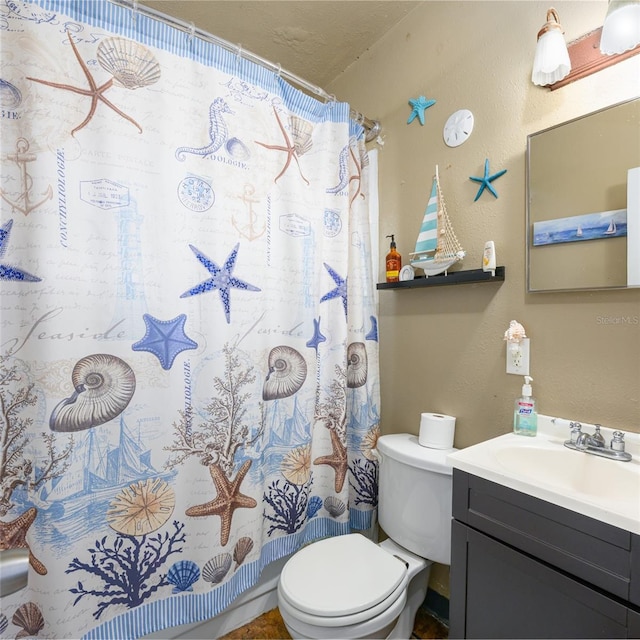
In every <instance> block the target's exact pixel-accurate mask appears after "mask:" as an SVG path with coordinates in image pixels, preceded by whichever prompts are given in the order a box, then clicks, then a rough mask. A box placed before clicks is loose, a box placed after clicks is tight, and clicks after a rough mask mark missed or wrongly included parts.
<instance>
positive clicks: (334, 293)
mask: <svg viewBox="0 0 640 640" xmlns="http://www.w3.org/2000/svg"><path fill="white" fill-rule="evenodd" d="M323 264H324V266H325V269H326V270H327V271H328V272H329V275H330V276H331V277H332V278H333V281H334V282H335V283H336V286H335V288H334V289H331V291H329V292H328V293H325V294H324V295H323V296H322V298H320V302H326V301H327V300H333V299H334V298H342V306H343V307H344V315H345V317H346V316H347V279H346V278H344V279H343V278H342V276H340V275H338V274H337V273H336V272H335V271H334V270H333V269H332V268H331V267H330V266H329V265H328V264H327V263H326V262H324V263H323Z"/></svg>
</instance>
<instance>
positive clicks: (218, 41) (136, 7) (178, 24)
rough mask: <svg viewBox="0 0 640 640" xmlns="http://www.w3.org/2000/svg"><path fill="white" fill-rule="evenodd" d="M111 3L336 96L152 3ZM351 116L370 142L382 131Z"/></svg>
mask: <svg viewBox="0 0 640 640" xmlns="http://www.w3.org/2000/svg"><path fill="white" fill-rule="evenodd" d="M111 2H113V4H117V5H119V6H121V7H125V8H127V9H131V11H132V13H133V15H134V16H135V15H136V14H137V13H140V14H142V15H146V16H148V17H151V18H154V19H156V20H160V21H162V22H164V23H166V24H168V25H169V26H171V27H175V28H176V29H180V30H181V31H184V32H185V33H188V34H189V35H190V36H191V37H193V36H197V37H198V38H200V39H201V40H204V41H205V42H210V43H212V44H215V45H217V46H219V47H222V48H223V49H226V50H227V51H231V52H232V53H234V54H235V55H237V56H240V57H242V58H245V59H246V60H249V61H251V62H254V63H256V64H259V65H260V66H262V67H266V68H267V69H269V70H271V71H273V72H274V73H277V74H278V75H279V76H281V77H283V78H284V79H285V80H287V81H289V82H292V83H294V84H296V85H298V86H299V87H302V88H303V89H304V90H305V91H308V92H309V93H312V94H314V95H316V96H318V97H319V98H321V99H322V100H324V101H325V102H335V100H336V97H335V96H332V95H330V94H328V93H327V92H326V91H325V90H324V89H322V88H320V87H318V86H316V85H314V84H311V83H310V82H308V81H307V80H305V79H304V78H301V77H300V76H298V75H296V74H295V73H292V72H291V71H287V70H286V69H283V68H282V67H281V65H280V64H275V63H273V62H271V61H270V60H267V59H266V58H263V57H262V56H259V55H258V54H256V53H252V52H251V51H248V50H246V49H244V48H243V47H242V45H236V44H233V43H231V42H228V41H227V40H224V39H223V38H219V37H218V36H214V35H213V34H211V33H209V32H207V31H203V30H202V29H198V28H197V27H196V26H195V25H194V24H193V22H191V23H188V22H184V21H183V20H180V19H179V18H174V17H173V16H170V15H167V14H164V13H161V12H160V11H156V10H155V9H153V8H151V7H147V6H145V5H141V4H140V3H139V2H138V0H111ZM350 116H351V117H352V118H353V119H354V120H355V121H356V122H358V123H359V124H361V125H362V126H363V127H364V129H365V132H366V133H365V140H366V141H367V142H371V141H372V140H375V139H376V138H377V137H378V136H379V135H380V133H381V131H382V125H381V124H380V122H379V121H378V120H371V119H370V118H367V117H365V116H364V115H363V114H361V113H360V112H358V111H355V110H354V109H352V108H350Z"/></svg>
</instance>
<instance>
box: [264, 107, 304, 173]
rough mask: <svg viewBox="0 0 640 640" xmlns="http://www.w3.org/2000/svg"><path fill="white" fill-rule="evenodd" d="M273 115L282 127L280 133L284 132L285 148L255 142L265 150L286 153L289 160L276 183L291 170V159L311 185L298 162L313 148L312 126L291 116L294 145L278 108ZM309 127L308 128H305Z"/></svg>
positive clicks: (274, 109)
mask: <svg viewBox="0 0 640 640" xmlns="http://www.w3.org/2000/svg"><path fill="white" fill-rule="evenodd" d="M273 113H274V114H275V116H276V120H277V121H278V126H279V127H280V131H281V132H282V137H283V138H284V146H283V145H277V144H267V143H266V142H258V141H257V140H256V141H255V142H256V144H259V145H260V146H261V147H264V148H265V149H273V150H274V151H284V152H285V153H286V154H287V160H286V162H285V163H284V167H283V168H282V171H281V172H280V173H279V174H278V175H277V176H276V177H275V178H274V180H273V181H274V182H278V180H279V179H280V178H281V177H282V176H283V175H284V173H285V171H286V170H287V169H288V168H289V165H290V164H291V158H293V159H294V160H295V161H296V164H297V165H298V171H299V172H300V177H301V178H302V179H303V180H304V181H305V182H306V183H307V184H309V181H308V180H307V179H306V178H305V177H304V175H303V174H302V168H301V167H300V162H299V161H298V156H301V155H302V154H303V153H305V152H306V151H308V150H309V149H310V148H311V129H310V128H309V127H311V125H310V124H309V123H308V122H307V121H306V120H302V118H296V117H295V116H291V118H290V122H291V129H292V137H293V143H292V142H291V139H290V138H289V136H288V135H287V130H286V129H285V128H284V125H283V124H282V120H280V116H279V115H278V112H277V111H276V108H275V107H274V108H273ZM305 125H308V127H305Z"/></svg>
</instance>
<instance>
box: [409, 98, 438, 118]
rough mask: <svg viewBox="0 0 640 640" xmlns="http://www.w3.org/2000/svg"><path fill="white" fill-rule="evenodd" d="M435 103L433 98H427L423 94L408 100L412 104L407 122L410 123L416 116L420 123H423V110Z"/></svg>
mask: <svg viewBox="0 0 640 640" xmlns="http://www.w3.org/2000/svg"><path fill="white" fill-rule="evenodd" d="M435 103H436V101H435V100H427V99H426V98H425V97H424V96H420V97H419V98H412V99H411V100H409V104H410V105H411V106H412V108H413V110H412V111H411V115H410V116H409V119H408V120H407V124H411V123H412V122H413V121H414V120H415V119H416V117H417V118H418V120H420V124H421V125H424V112H425V111H426V110H427V109H428V108H429V107H432V106H433V105H434V104H435Z"/></svg>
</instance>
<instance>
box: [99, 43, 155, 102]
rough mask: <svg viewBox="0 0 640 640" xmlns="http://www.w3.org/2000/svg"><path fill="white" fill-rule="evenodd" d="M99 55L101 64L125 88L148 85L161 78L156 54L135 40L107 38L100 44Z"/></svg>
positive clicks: (138, 87) (137, 87)
mask: <svg viewBox="0 0 640 640" xmlns="http://www.w3.org/2000/svg"><path fill="white" fill-rule="evenodd" d="M97 57H98V62H99V63H100V66H101V67H102V68H103V69H104V70H105V71H108V72H109V73H110V74H111V75H112V76H113V79H114V81H115V83H116V84H119V85H120V86H122V87H124V88H125V89H140V88H141V87H148V86H149V85H152V84H154V83H156V82H157V81H158V80H159V79H160V65H159V64H158V61H157V60H156V58H155V56H154V55H153V54H152V53H151V51H149V49H147V48H146V47H143V46H142V45H141V44H138V43H137V42H134V41H133V40H127V39H126V38H105V39H104V40H103V41H102V42H101V43H100V44H99V45H98V51H97Z"/></svg>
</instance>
